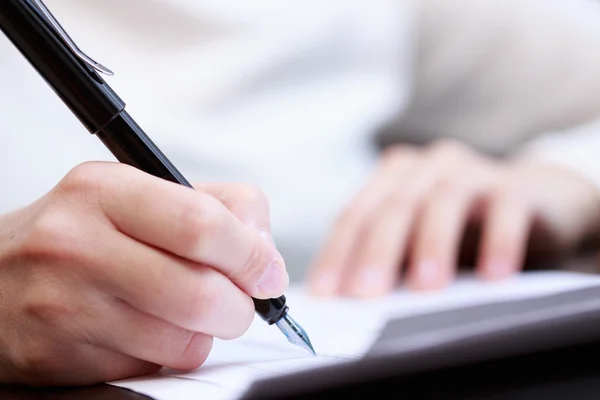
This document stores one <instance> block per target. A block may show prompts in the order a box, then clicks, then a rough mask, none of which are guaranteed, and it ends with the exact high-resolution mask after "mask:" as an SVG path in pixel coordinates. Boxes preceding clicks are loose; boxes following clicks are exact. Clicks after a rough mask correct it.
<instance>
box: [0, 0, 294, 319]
mask: <svg viewBox="0 0 600 400" xmlns="http://www.w3.org/2000/svg"><path fill="white" fill-rule="evenodd" d="M0 30H1V31H2V32H4V34H5V35H6V36H7V37H8V38H9V40H10V41H11V42H12V43H13V44H14V46H15V47H16V48H17V49H18V50H19V51H20V52H21V53H22V54H23V56H24V57H25V58H26V59H27V60H28V61H29V63H30V64H31V65H32V66H33V67H34V68H35V70H36V71H37V72H38V73H39V74H40V75H41V76H42V78H43V79H44V80H45V81H46V82H47V83H48V85H49V86H50V87H51V88H52V89H53V90H54V91H55V92H56V94H57V95H58V96H59V97H60V98H61V99H62V101H63V102H64V103H65V104H66V105H67V107H69V109H70V110H71V111H72V112H73V114H74V115H75V116H76V117H77V118H78V119H79V120H80V121H81V123H82V124H83V125H84V126H85V128H86V129H87V130H88V131H89V132H90V133H92V134H95V135H96V136H98V138H99V139H100V140H101V141H102V142H103V143H104V145H105V146H106V147H107V148H108V149H109V150H110V152H111V153H112V154H113V155H114V156H115V157H116V159H117V160H119V161H120V162H122V163H124V164H128V165H131V166H133V167H135V168H138V169H140V170H142V171H144V172H146V173H148V174H151V175H154V176H157V177H159V178H163V179H166V180H169V181H171V182H175V183H179V184H181V185H184V186H187V187H190V188H191V187H192V185H191V184H190V183H189V182H188V181H187V180H186V179H185V177H184V176H183V175H182V174H181V173H180V172H179V171H178V170H177V168H175V166H174V165H173V164H172V163H171V162H170V161H169V159H168V158H167V157H166V156H165V155H164V154H163V153H162V152H161V151H160V149H159V148H158V147H157V146H156V145H155V144H154V143H153V142H152V140H150V138H149V137H148V136H147V135H146V133H145V132H144V131H143V130H142V128H141V127H140V126H139V125H138V124H137V123H136V122H135V121H134V120H133V118H131V116H129V114H128V113H127V112H126V111H125V102H124V101H123V100H121V99H120V98H119V96H117V94H116V93H115V92H114V91H113V90H112V89H111V88H110V86H109V85H108V84H107V83H106V82H104V80H103V79H102V78H101V77H100V75H98V73H97V72H96V71H95V70H94V69H93V68H92V67H90V66H89V65H87V64H86V63H85V62H83V61H82V60H81V59H80V58H78V57H77V55H76V54H74V53H73V51H72V50H71V49H70V48H69V46H68V45H67V43H66V42H65V41H64V40H63V39H62V38H61V37H60V36H59V35H58V34H57V32H56V31H55V30H54V28H53V27H51V26H50V25H49V23H48V21H47V20H46V19H45V18H44V16H43V15H42V14H41V13H40V10H39V9H37V7H36V6H35V5H34V4H33V2H32V1H31V0H0ZM254 304H255V307H256V310H257V313H258V314H259V315H260V316H261V317H262V318H263V319H264V320H265V321H267V322H268V323H269V324H273V323H276V322H277V321H279V320H280V319H281V318H283V317H284V316H285V315H286V314H287V311H288V307H287V306H286V299H285V296H281V297H279V298H277V299H268V300H257V299H254Z"/></svg>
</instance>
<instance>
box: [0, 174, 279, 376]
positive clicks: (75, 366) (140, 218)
mask: <svg viewBox="0 0 600 400" xmlns="http://www.w3.org/2000/svg"><path fill="white" fill-rule="evenodd" d="M196 189H197V190H191V189H189V188H186V187H183V186H180V185H177V184H174V183H171V182H167V181H165V180H161V179H158V178H155V177H152V176H150V175H147V174H145V173H143V172H141V171H139V170H137V169H134V168H132V167H129V166H127V165H124V164H118V163H87V164H82V165H80V166H78V167H76V168H75V169H74V170H73V171H72V172H70V173H69V174H68V175H67V176H66V177H65V178H64V179H63V180H62V181H61V182H60V183H59V184H58V185H57V186H56V187H55V188H54V189H53V190H52V191H50V192H49V193H48V194H47V195H45V196H44V197H42V198H41V199H39V200H38V201H36V202H35V203H34V204H32V205H30V206H28V207H25V208H23V209H20V210H17V211H15V212H13V213H10V214H7V215H4V216H2V217H0V321H2V322H1V323H0V381H1V382H4V383H7V382H8V383H26V384H36V385H39V384H41V385H78V384H90V383H95V382H103V381H110V380H115V379H121V378H125V377H129V376H134V375H139V374H145V373H148V372H152V371H155V370H157V369H158V368H160V367H161V366H167V367H170V368H174V369H179V370H189V369H194V368H196V367H198V366H200V365H201V364H202V363H203V362H204V361H205V359H206V357H207V356H208V354H209V352H210V350H211V345H212V339H213V337H217V338H222V339H232V338H236V337H239V336H240V335H242V334H243V333H244V332H245V331H246V330H247V328H248V327H249V325H250V323H251V321H252V320H253V318H254V314H255V311H254V306H253V302H252V299H251V296H252V297H256V298H271V297H278V296H280V295H281V294H282V293H283V292H284V290H285V288H286V286H287V284H288V276H287V272H286V270H285V266H284V262H283V260H282V259H281V256H280V255H279V253H278V252H277V250H276V249H275V247H274V245H273V242H272V241H271V240H269V234H268V232H269V216H268V205H267V203H266V200H265V199H264V197H263V196H262V195H261V194H260V192H258V191H257V190H255V189H253V188H251V187H248V186H244V185H235V184H232V185H225V184H199V185H197V187H196ZM265 238H266V239H265Z"/></svg>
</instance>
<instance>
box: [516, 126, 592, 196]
mask: <svg viewBox="0 0 600 400" xmlns="http://www.w3.org/2000/svg"><path fill="white" fill-rule="evenodd" d="M515 156H516V157H527V158H528V159H534V160H537V161H539V162H544V163H551V164H555V165H561V166H563V167H566V168H569V169H571V170H573V171H576V172H578V173H580V174H581V175H583V176H585V177H587V178H589V179H590V180H591V181H592V182H593V183H594V184H595V185H596V187H597V188H598V190H600V118H599V119H597V120H595V121H592V122H590V123H587V124H583V125H580V126H578V127H575V128H572V129H568V130H565V131H561V132H551V133H547V134H544V135H542V136H539V137H538V138H536V139H534V140H532V141H530V142H529V143H526V144H525V146H523V147H522V148H521V149H520V150H519V151H518V152H517V153H516V155H515Z"/></svg>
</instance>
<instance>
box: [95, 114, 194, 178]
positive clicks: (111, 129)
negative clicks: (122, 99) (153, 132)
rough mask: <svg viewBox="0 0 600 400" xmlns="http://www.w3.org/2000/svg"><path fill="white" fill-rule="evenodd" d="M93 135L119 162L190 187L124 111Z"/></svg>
mask: <svg viewBox="0 0 600 400" xmlns="http://www.w3.org/2000/svg"><path fill="white" fill-rule="evenodd" d="M96 136H98V138H99V139H100V140H101V141H102V143H104V145H105V146H106V147H107V148H108V149H109V150H110V152H111V153H112V154H113V155H114V156H115V157H116V158H117V160H119V161H120V162H122V163H124V164H129V165H131V166H133V167H136V168H138V169H140V170H142V171H144V172H146V173H148V174H150V175H154V176H157V177H159V178H163V179H166V180H168V181H171V182H175V183H179V184H181V185H184V186H187V187H190V188H191V187H192V185H191V184H190V183H189V182H188V181H187V179H185V177H184V176H183V175H182V174H181V173H180V172H179V171H178V170H177V168H175V166H174V165H173V164H172V163H171V161H169V159H168V158H167V157H166V156H165V155H164V154H163V153H162V152H161V151H160V149H159V148H158V147H157V146H156V145H155V144H154V142H152V140H151V139H150V138H149V137H148V136H147V135H146V133H145V132H144V131H143V130H142V128H140V126H139V125H138V124H137V123H136V122H135V121H134V120H133V118H131V116H130V115H129V114H128V113H127V112H126V111H121V112H120V113H119V115H117V116H116V117H115V118H113V120H112V121H110V122H109V123H108V125H106V126H105V127H104V128H102V129H101V130H100V131H99V132H98V133H97V134H96Z"/></svg>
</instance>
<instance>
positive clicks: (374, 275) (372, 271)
mask: <svg viewBox="0 0 600 400" xmlns="http://www.w3.org/2000/svg"><path fill="white" fill-rule="evenodd" d="M388 283H389V282H387V281H386V279H385V276H384V274H383V272H382V271H381V269H380V268H369V269H365V270H362V271H361V272H360V273H359V274H358V275H356V277H355V278H354V280H353V283H352V292H353V294H354V295H357V296H376V295H379V294H381V293H382V292H383V291H384V290H385V288H386V286H387V284H388Z"/></svg>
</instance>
